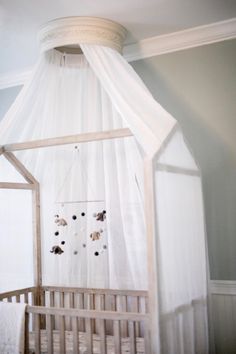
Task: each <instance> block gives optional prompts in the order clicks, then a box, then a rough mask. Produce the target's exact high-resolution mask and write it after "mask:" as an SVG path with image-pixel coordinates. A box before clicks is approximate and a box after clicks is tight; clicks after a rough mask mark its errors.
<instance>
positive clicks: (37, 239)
mask: <svg viewBox="0 0 236 354" xmlns="http://www.w3.org/2000/svg"><path fill="white" fill-rule="evenodd" d="M3 150H4V151H3V155H4V157H5V158H6V159H7V160H8V161H9V162H10V163H11V164H12V165H13V166H14V167H15V169H16V170H17V171H18V172H19V174H21V175H22V176H23V178H24V179H25V180H26V182H27V183H5V185H4V183H0V187H1V188H13V189H19V188H20V189H32V220H33V257H34V286H35V287H36V294H35V305H40V302H41V300H40V295H41V294H40V287H41V286H42V264H41V263H42V262H41V233H40V187H39V183H38V181H37V180H36V179H35V178H34V176H33V175H32V174H31V173H30V172H29V171H28V170H27V169H26V167H25V166H24V165H23V164H22V163H21V162H20V161H19V160H18V159H17V158H16V156H15V155H14V154H13V153H12V152H6V151H5V149H4V147H3Z"/></svg>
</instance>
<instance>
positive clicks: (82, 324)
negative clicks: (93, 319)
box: [78, 293, 85, 332]
mask: <svg viewBox="0 0 236 354" xmlns="http://www.w3.org/2000/svg"><path fill="white" fill-rule="evenodd" d="M78 305H79V309H82V310H83V309H85V301H84V294H83V293H80V294H79V304H78ZM79 331H81V332H84V331H85V321H84V318H80V319H79Z"/></svg>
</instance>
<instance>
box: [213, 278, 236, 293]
mask: <svg viewBox="0 0 236 354" xmlns="http://www.w3.org/2000/svg"><path fill="white" fill-rule="evenodd" d="M210 292H211V295H233V296H235V295H236V280H211V281H210Z"/></svg>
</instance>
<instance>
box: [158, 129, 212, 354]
mask: <svg viewBox="0 0 236 354" xmlns="http://www.w3.org/2000/svg"><path fill="white" fill-rule="evenodd" d="M155 189H156V219H157V230H158V235H157V252H158V278H159V282H158V283H159V289H160V293H159V296H160V302H159V304H160V334H161V336H160V341H161V347H162V352H163V353H165V354H182V353H186V354H194V353H201V354H207V353H208V323H207V255H206V243H205V242H206V240H205V228H204V214H203V200H202V188H201V178H200V173H199V170H198V167H197V165H196V163H195V161H194V159H193V158H192V156H191V154H190V152H189V150H188V148H187V146H186V144H185V142H184V140H183V136H182V133H181V131H180V130H178V131H176V133H175V134H174V135H173V137H172V138H171V140H170V141H169V143H168V144H167V146H166V147H165V148H164V149H163V151H162V152H161V153H160V154H159V156H158V158H157V161H156V163H155Z"/></svg>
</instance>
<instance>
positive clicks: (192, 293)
mask: <svg viewBox="0 0 236 354" xmlns="http://www.w3.org/2000/svg"><path fill="white" fill-rule="evenodd" d="M81 48H82V50H83V52H84V55H63V54H61V53H59V52H57V51H55V50H53V51H49V52H47V53H44V54H43V55H42V57H41V59H40V61H39V63H38V64H37V66H36V69H35V71H34V75H33V76H32V79H31V80H30V82H29V83H28V84H27V85H26V86H25V87H24V89H23V90H22V92H21V93H20V95H19V97H18V98H17V100H16V102H15V103H14V104H13V106H12V108H11V109H10V110H9V112H8V113H7V114H6V116H5V118H4V119H3V121H2V122H1V124H0V143H1V144H4V143H9V142H20V141H27V140H33V139H40V138H47V137H55V136H60V135H61V136H62V135H71V134H76V133H80V132H88V131H98V130H107V129H115V128H120V127H125V126H128V127H129V128H130V129H131V130H132V132H133V134H134V135H135V138H125V139H119V140H112V141H104V142H93V143H87V144H83V145H82V144H80V145H78V147H77V148H76V147H75V146H71V145H70V146H66V147H60V148H57V149H55V148H50V149H41V150H35V151H29V152H21V153H18V154H17V156H18V157H19V158H20V159H21V160H22V161H23V163H24V164H25V165H26V166H27V167H28V168H29V170H30V171H31V172H32V173H33V174H34V176H35V177H36V178H37V179H38V180H39V182H40V184H41V200H42V248H43V281H44V283H47V284H54V285H74V286H88V287H112V288H122V289H147V278H148V277H147V259H146V237H145V223H144V211H143V198H144V196H143V174H142V171H143V161H142V158H143V155H144V154H145V155H146V156H149V157H150V156H153V154H154V153H155V152H156V151H157V150H158V149H160V147H161V146H162V145H163V143H164V142H166V138H167V137H168V136H169V135H170V133H171V132H172V131H173V128H174V127H175V126H176V121H175V119H174V118H172V117H171V116H170V115H169V114H168V113H167V112H166V111H165V110H164V109H163V108H162V107H161V106H160V105H159V104H158V103H157V102H156V101H155V100H154V99H153V98H152V96H151V94H150V93H149V92H148V90H147V89H146V88H145V86H144V84H143V83H142V82H141V80H140V79H139V78H138V77H137V75H136V74H135V72H134V71H133V70H132V68H131V67H130V66H129V65H128V64H127V63H126V62H125V60H124V59H123V58H122V56H121V55H120V54H118V53H117V52H115V51H114V50H112V49H109V48H105V47H100V46H95V45H85V44H83V45H81ZM137 142H138V144H137ZM162 150H163V151H162V154H159V159H158V161H157V166H155V167H156V169H155V171H154V172H155V188H156V206H157V215H156V219H157V225H158V234H157V235H156V241H157V246H158V248H157V255H158V257H157V258H158V282H159V289H158V290H159V296H158V301H159V306H160V318H159V322H160V338H158V341H159V342H160V343H161V345H160V347H161V350H162V353H163V354H183V353H184V354H190V353H201V354H202V353H207V319H206V305H205V304H206V268H207V267H206V260H205V233H204V216H203V205H202V199H201V181H200V177H199V175H198V169H197V166H196V165H195V163H194V161H193V159H192V157H191V154H190V153H189V151H188V149H187V147H186V145H185V144H184V142H183V139H182V135H181V133H180V132H179V133H176V135H173V139H171V140H170V141H169V144H167V146H166V148H163V149H162ZM173 168H174V169H173ZM186 171H187V172H186ZM189 172H190V173H189ZM78 201H79V202H80V203H77V202H78ZM95 201H96V202H95ZM68 202H69V203H68ZM71 202H73V203H71ZM74 202H76V203H74ZM23 205H24V201H23V199H22V206H23ZM22 210H23V207H22ZM102 210H106V216H107V219H106V221H105V222H104V223H101V222H100V223H99V222H96V221H95V219H94V217H93V216H92V215H93V213H94V212H95V213H96V212H100V211H102ZM82 212H83V213H85V216H84V217H82V216H81V213H82ZM57 214H58V215H60V216H61V217H63V218H65V219H66V220H67V223H68V225H67V226H66V227H64V228H63V227H61V228H60V229H59V236H55V235H54V233H55V232H56V231H57V227H56V225H55V223H54V215H57ZM74 214H75V215H76V216H77V219H76V221H74V220H73V219H72V215H74ZM0 217H1V215H0ZM7 220H8V219H7ZM9 222H10V219H9ZM100 228H102V229H103V232H102V237H101V239H100V240H98V241H91V238H90V234H91V232H93V231H99V230H100ZM3 232H4V231H3ZM62 241H65V244H64V245H63V246H62V245H61V242H62ZM54 244H59V245H61V247H62V248H63V250H64V253H63V254H62V255H60V256H58V255H53V254H51V253H50V252H49V251H50V249H51V247H52V246H53V245H54ZM84 245H85V247H84ZM103 246H106V247H105V248H103ZM29 251H30V248H29ZM95 252H99V256H95ZM5 257H7V256H5Z"/></svg>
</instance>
